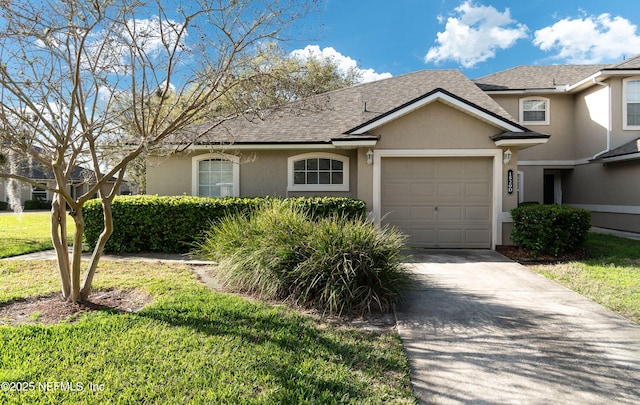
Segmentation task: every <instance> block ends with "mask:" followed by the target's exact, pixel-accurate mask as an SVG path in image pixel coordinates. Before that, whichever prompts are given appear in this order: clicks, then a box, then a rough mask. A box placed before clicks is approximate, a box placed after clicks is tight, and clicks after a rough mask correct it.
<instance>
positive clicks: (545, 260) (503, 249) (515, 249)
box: [496, 245, 586, 265]
mask: <svg viewBox="0 0 640 405" xmlns="http://www.w3.org/2000/svg"><path fill="white" fill-rule="evenodd" d="M496 251H497V252H498V253H500V254H502V255H503V256H506V257H508V258H509V259H511V260H513V261H515V262H518V263H520V264H525V265H533V264H555V263H563V262H570V261H573V260H581V259H584V258H585V257H586V252H585V250H584V249H579V250H576V251H574V252H569V253H561V254H559V255H557V256H554V255H538V256H536V255H534V254H533V252H531V250H529V249H525V248H523V247H520V246H507V245H498V246H496Z"/></svg>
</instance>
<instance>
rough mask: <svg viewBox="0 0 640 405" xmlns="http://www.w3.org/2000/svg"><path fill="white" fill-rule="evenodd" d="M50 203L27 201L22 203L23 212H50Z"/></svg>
mask: <svg viewBox="0 0 640 405" xmlns="http://www.w3.org/2000/svg"><path fill="white" fill-rule="evenodd" d="M50 209H51V201H41V200H27V201H25V202H24V210H25V211H29V210H50Z"/></svg>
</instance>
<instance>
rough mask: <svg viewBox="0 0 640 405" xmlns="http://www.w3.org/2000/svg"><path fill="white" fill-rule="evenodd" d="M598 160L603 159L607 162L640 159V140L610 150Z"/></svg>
mask: <svg viewBox="0 0 640 405" xmlns="http://www.w3.org/2000/svg"><path fill="white" fill-rule="evenodd" d="M598 159H602V160H603V161H605V162H612V161H618V160H631V159H640V138H637V139H634V140H633V141H631V142H627V143H625V144H624V145H621V146H619V147H617V148H615V149H613V150H610V151H609V152H607V153H604V154H602V155H600V156H599V157H598Z"/></svg>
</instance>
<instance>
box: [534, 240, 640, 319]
mask: <svg viewBox="0 0 640 405" xmlns="http://www.w3.org/2000/svg"><path fill="white" fill-rule="evenodd" d="M585 250H586V253H587V258H585V259H583V260H578V261H572V262H568V263H559V264H553V265H544V266H542V265H541V266H534V267H533V270H535V271H536V272H538V273H540V274H542V275H544V276H546V277H548V278H550V279H552V280H555V281H557V282H558V283H560V284H562V285H564V286H566V287H568V288H570V289H572V290H574V291H576V292H578V293H580V294H582V295H584V296H585V297H587V298H590V299H592V300H593V301H595V302H597V303H599V304H601V305H603V306H605V307H607V308H609V309H611V310H613V311H615V312H617V313H619V314H620V315H622V316H624V317H626V318H628V319H631V320H632V321H634V322H636V323H640V241H637V240H632V239H627V238H620V237H616V236H612V235H603V234H597V233H589V235H588V238H587V242H586V245H585Z"/></svg>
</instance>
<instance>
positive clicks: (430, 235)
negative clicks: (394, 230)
mask: <svg viewBox="0 0 640 405" xmlns="http://www.w3.org/2000/svg"><path fill="white" fill-rule="evenodd" d="M401 232H403V233H404V234H405V235H408V236H409V238H408V239H407V246H411V247H424V246H430V245H433V244H435V243H437V239H436V234H435V230H434V228H432V227H431V228H415V227H412V228H411V229H404V230H401Z"/></svg>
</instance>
